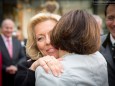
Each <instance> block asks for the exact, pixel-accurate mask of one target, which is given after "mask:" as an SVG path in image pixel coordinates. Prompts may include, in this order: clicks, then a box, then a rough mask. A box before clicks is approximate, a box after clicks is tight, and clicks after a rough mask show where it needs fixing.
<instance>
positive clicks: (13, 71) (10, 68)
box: [6, 65, 17, 74]
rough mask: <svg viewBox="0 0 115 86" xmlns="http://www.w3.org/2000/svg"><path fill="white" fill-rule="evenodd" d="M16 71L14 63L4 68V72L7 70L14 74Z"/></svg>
mask: <svg viewBox="0 0 115 86" xmlns="http://www.w3.org/2000/svg"><path fill="white" fill-rule="evenodd" d="M16 71H17V67H16V66H14V65H11V66H9V67H7V68H6V72H8V73H9V74H15V73H16Z"/></svg>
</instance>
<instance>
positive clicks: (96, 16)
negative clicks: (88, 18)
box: [93, 15, 104, 35]
mask: <svg viewBox="0 0 115 86" xmlns="http://www.w3.org/2000/svg"><path fill="white" fill-rule="evenodd" d="M93 17H94V18H95V20H96V21H97V24H98V26H99V28H100V35H104V31H103V27H102V25H103V20H102V18H101V17H100V16H99V15H93Z"/></svg>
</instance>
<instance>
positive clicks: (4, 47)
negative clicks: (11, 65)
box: [0, 35, 10, 58]
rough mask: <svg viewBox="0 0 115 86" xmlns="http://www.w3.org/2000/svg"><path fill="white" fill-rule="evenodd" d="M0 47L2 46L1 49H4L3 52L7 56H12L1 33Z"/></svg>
mask: <svg viewBox="0 0 115 86" xmlns="http://www.w3.org/2000/svg"><path fill="white" fill-rule="evenodd" d="M0 46H1V47H0V48H1V51H2V53H3V54H4V53H5V54H7V57H9V58H10V55H9V52H8V50H7V48H6V45H5V43H4V41H3V39H2V37H1V35H0Z"/></svg>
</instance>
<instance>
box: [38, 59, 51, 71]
mask: <svg viewBox="0 0 115 86" xmlns="http://www.w3.org/2000/svg"><path fill="white" fill-rule="evenodd" d="M38 61H39V64H40V66H41V67H42V68H43V69H44V70H45V72H46V73H49V71H50V68H49V67H48V65H47V64H46V61H44V58H40V59H38Z"/></svg>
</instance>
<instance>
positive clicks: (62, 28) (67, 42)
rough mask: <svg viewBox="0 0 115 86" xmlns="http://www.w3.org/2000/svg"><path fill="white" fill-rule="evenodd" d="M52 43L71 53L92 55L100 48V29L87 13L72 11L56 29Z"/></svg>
mask: <svg viewBox="0 0 115 86" xmlns="http://www.w3.org/2000/svg"><path fill="white" fill-rule="evenodd" d="M51 42H52V45H54V47H55V48H57V49H61V50H65V51H68V52H70V53H77V54H92V53H94V52H96V51H98V50H99V48H100V29H99V27H98V25H97V22H96V20H95V19H94V18H93V16H92V15H90V14H89V13H87V12H86V11H83V10H74V11H70V12H69V13H66V14H65V15H64V16H62V18H61V19H60V21H59V22H58V23H57V25H56V26H55V27H54V29H53V31H52V32H51Z"/></svg>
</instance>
